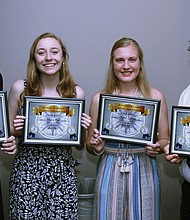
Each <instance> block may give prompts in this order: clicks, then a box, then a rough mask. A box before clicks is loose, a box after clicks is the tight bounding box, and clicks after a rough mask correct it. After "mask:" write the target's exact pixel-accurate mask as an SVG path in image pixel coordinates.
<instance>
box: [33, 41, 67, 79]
mask: <svg viewBox="0 0 190 220" xmlns="http://www.w3.org/2000/svg"><path fill="white" fill-rule="evenodd" d="M35 59H36V65H37V68H38V69H39V71H40V72H41V73H45V74H47V75H53V74H55V73H57V72H58V71H59V69H60V68H61V66H62V63H63V53H62V49H61V45H60V44H59V42H58V41H57V40H56V39H54V38H51V37H49V38H44V39H41V40H40V41H39V42H38V44H37V45H36V49H35Z"/></svg>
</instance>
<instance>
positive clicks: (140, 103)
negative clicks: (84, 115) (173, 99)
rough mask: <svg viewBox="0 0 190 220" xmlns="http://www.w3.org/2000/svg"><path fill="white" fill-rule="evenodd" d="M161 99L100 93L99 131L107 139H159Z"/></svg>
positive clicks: (139, 140)
mask: <svg viewBox="0 0 190 220" xmlns="http://www.w3.org/2000/svg"><path fill="white" fill-rule="evenodd" d="M159 111H160V100H153V99H144V98H132V97H124V96H116V95H107V94H106V95H105V94H100V105H99V120H98V122H99V124H98V127H99V131H100V136H101V137H102V138H103V139H108V140H113V141H120V142H128V143H139V144H144V145H146V144H147V142H151V143H155V141H156V137H157V126H158V119H159Z"/></svg>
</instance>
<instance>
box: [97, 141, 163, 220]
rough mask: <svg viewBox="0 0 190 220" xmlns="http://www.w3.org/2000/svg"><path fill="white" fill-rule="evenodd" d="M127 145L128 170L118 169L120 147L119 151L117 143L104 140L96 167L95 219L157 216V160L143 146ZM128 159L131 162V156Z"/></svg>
mask: <svg viewBox="0 0 190 220" xmlns="http://www.w3.org/2000/svg"><path fill="white" fill-rule="evenodd" d="M124 147H126V145H124ZM130 148H131V149H132V152H133V163H132V164H131V165H130V166H128V168H129V170H127V171H126V172H121V163H120V161H119V158H120V156H119V155H120V154H122V152H123V150H122V152H121V149H119V150H118V143H106V147H105V152H104V154H103V155H101V157H100V159H99V164H98V170H97V178H96V184H95V198H94V210H93V219H94V220H159V219H160V179H159V175H160V174H159V172H160V171H159V166H158V163H157V161H156V159H155V158H151V157H149V156H148V155H147V154H146V152H145V150H144V147H143V146H130ZM118 153H119V154H118ZM129 159H130V160H131V161H132V156H130V155H129Z"/></svg>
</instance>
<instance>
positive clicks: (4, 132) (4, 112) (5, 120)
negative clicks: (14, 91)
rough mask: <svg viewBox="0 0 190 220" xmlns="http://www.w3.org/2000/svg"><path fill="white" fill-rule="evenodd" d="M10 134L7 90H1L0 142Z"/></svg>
mask: <svg viewBox="0 0 190 220" xmlns="http://www.w3.org/2000/svg"><path fill="white" fill-rule="evenodd" d="M9 135H10V127H9V113H8V105H7V92H6V91H0V142H1V143H2V142H4V141H6V140H7V138H8V137H9Z"/></svg>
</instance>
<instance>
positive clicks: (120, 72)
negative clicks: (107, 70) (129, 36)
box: [113, 45, 140, 82]
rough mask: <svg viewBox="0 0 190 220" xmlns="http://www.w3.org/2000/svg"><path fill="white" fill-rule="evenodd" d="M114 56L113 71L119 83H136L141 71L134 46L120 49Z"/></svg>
mask: <svg viewBox="0 0 190 220" xmlns="http://www.w3.org/2000/svg"><path fill="white" fill-rule="evenodd" d="M113 55H114V56H113V69H114V73H115V75H116V77H117V78H118V79H119V81H120V82H132V81H134V80H135V79H136V78H137V76H138V74H139V71H140V59H139V55H138V50H137V49H136V47H135V46H134V45H129V46H126V47H119V48H118V49H116V50H115V51H114V54H113Z"/></svg>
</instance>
